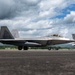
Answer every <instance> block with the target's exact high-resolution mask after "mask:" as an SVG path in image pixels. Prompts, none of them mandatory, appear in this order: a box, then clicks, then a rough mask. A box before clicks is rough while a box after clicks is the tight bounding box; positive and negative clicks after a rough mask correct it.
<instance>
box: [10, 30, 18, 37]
mask: <svg viewBox="0 0 75 75" xmlns="http://www.w3.org/2000/svg"><path fill="white" fill-rule="evenodd" d="M11 33H12V35H13V36H14V38H19V33H18V30H16V29H14V30H12V31H11Z"/></svg>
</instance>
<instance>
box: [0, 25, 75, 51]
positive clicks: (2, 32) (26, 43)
mask: <svg viewBox="0 0 75 75" xmlns="http://www.w3.org/2000/svg"><path fill="white" fill-rule="evenodd" d="M0 42H1V43H3V44H7V45H15V46H18V50H22V49H24V50H28V48H29V47H46V46H49V47H50V46H51V45H57V44H65V43H70V42H75V40H70V39H68V38H63V37H53V36H52V37H49V36H48V37H37V38H35V37H33V38H15V37H14V36H13V35H12V34H11V32H10V31H9V29H8V27H7V26H1V29H0Z"/></svg>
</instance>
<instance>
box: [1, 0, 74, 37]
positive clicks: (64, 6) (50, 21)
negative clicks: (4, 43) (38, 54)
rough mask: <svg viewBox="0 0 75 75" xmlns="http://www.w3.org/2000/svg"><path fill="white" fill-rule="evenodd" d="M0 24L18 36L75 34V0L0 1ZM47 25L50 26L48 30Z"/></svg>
mask: <svg viewBox="0 0 75 75" xmlns="http://www.w3.org/2000/svg"><path fill="white" fill-rule="evenodd" d="M0 26H8V28H10V30H12V29H17V30H19V33H20V36H21V37H35V36H36V37H37V36H47V35H51V34H60V35H62V36H64V37H68V38H71V34H72V33H75V0H0ZM50 28H51V29H50Z"/></svg>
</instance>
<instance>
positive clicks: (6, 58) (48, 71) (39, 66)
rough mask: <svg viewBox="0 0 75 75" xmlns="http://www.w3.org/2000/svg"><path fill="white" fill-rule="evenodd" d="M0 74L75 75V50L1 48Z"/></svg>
mask: <svg viewBox="0 0 75 75" xmlns="http://www.w3.org/2000/svg"><path fill="white" fill-rule="evenodd" d="M0 75H75V50H69V51H68V50H60V51H54V50H53V51H48V50H29V51H18V50H0Z"/></svg>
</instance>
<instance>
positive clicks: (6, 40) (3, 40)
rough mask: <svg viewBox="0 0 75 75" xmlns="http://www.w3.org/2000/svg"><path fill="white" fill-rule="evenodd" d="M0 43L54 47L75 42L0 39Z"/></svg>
mask: <svg viewBox="0 0 75 75" xmlns="http://www.w3.org/2000/svg"><path fill="white" fill-rule="evenodd" d="M0 42H1V43H4V44H12V45H19V44H24V43H26V42H30V43H31V42H32V43H37V44H40V45H45V46H46V45H56V44H64V43H70V42H75V40H55V39H51V40H47V39H43V40H41V39H36V40H30V39H0Z"/></svg>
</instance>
